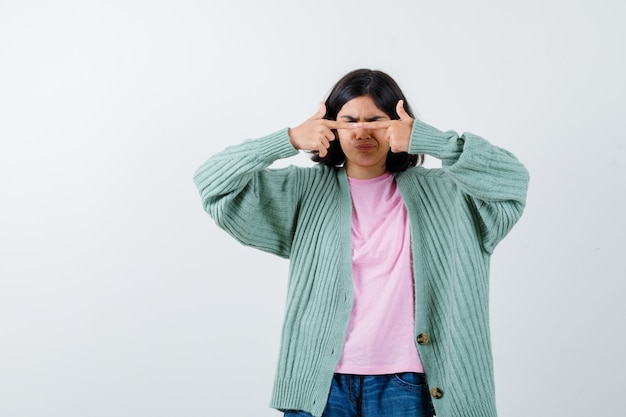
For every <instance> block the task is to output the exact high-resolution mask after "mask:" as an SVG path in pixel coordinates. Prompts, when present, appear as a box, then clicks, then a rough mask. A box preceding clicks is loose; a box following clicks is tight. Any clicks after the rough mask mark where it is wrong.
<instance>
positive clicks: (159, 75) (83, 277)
mask: <svg viewBox="0 0 626 417" xmlns="http://www.w3.org/2000/svg"><path fill="white" fill-rule="evenodd" d="M624 19H626V3H625V2H623V1H620V0H613V1H611V0H574V1H565V0H563V1H556V0H542V1H517V2H505V1H495V0H493V1H487V0H479V1H471V2H470V1H460V0H457V1H428V2H426V1H409V0H406V1H377V2H376V1H371V0H359V1H357V0H354V1H331V0H319V1H315V2H307V3H304V2H297V1H288V0H275V1H253V0H248V1H242V0H234V1H229V2H222V1H220V2H217V1H192V0H176V1H174V0H158V1H147V0H124V1H121V0H113V1H112V0H107V1H54V2H44V1H22V0H19V1H18V0H13V1H9V0H0V140H1V145H0V210H1V212H0V251H1V252H0V416H2V417H35V416H36V417H39V416H41V417H44V416H45V417H83V416H84V417H102V416H116V417H126V416H128V417H131V416H132V417H136V416H151V417H161V416H168V417H169V416H189V417H193V416H236V417H237V416H246V417H248V416H259V417H263V416H267V417H271V416H278V415H279V413H278V412H276V411H274V410H272V409H270V408H268V403H269V399H270V393H271V384H272V380H273V374H274V369H275V365H276V358H277V353H278V340H279V334H280V327H281V323H282V312H283V303H284V297H285V289H286V273H287V261H285V260H282V259H278V258H274V257H272V256H271V255H267V254H264V253H261V252H258V251H255V250H253V249H249V248H246V247H243V246H241V245H239V244H238V243H237V242H235V241H234V240H233V239H231V238H230V237H229V236H227V235H226V233H224V232H222V231H221V230H220V229H218V228H217V227H216V226H215V224H214V223H213V221H212V220H211V219H210V218H209V217H208V215H206V214H205V213H204V212H203V211H202V207H201V204H200V199H199V196H198V193H197V190H196V189H195V187H194V185H193V182H192V175H193V172H194V171H195V169H196V168H197V167H198V166H199V165H200V164H201V163H202V162H203V161H204V160H205V159H206V158H207V157H208V156H209V155H211V154H213V153H214V152H217V151H219V150H221V149H223V148H224V147H225V146H227V145H230V144H235V143H238V142H240V141H242V140H243V139H247V138H252V137H259V136H263V135H265V134H267V133H271V132H273V131H275V130H278V129H281V128H283V127H286V126H295V125H296V124H298V123H300V122H301V121H302V120H304V119H305V118H307V117H309V116H310V115H312V114H313V113H314V112H315V111H316V110H317V106H318V103H319V101H320V100H323V99H325V97H326V94H327V93H328V92H329V90H330V88H331V87H332V85H333V84H334V83H335V82H336V81H337V80H338V79H339V78H340V77H341V76H342V75H344V74H345V73H346V72H348V71H350V70H352V69H355V68H358V67H367V68H375V69H382V70H384V71H386V72H387V73H389V74H390V75H391V76H392V77H394V78H395V79H396V80H397V81H398V83H399V84H400V86H401V87H402V88H403V90H404V92H405V93H406V95H407V96H408V98H409V101H410V103H411V105H412V106H413V108H414V109H415V110H416V112H417V113H418V115H419V117H420V118H421V119H423V120H424V121H426V122H427V123H430V124H432V125H434V126H437V127H439V128H440V129H442V130H449V129H453V130H457V131H459V132H463V131H471V132H474V133H478V134H480V135H482V136H484V137H486V138H487V139H488V140H490V141H491V142H492V143H494V144H496V145H498V146H501V147H504V148H506V149H509V150H511V151H512V152H514V153H515V154H516V155H517V156H518V157H519V158H520V159H521V160H522V161H523V162H524V163H525V164H526V166H527V167H528V169H529V170H530V173H531V184H530V190H529V195H528V203H527V209H526V212H525V214H524V216H523V217H522V220H521V221H520V222H519V223H518V225H517V226H516V228H515V229H514V230H513V231H512V232H511V234H510V235H509V236H508V237H507V238H506V239H505V240H504V241H503V243H502V244H501V245H500V246H499V247H498V248H497V249H496V252H495V255H494V257H493V261H492V285H491V289H492V290H491V313H492V317H491V322H492V332H493V346H494V355H495V369H496V380H497V401H498V408H499V411H500V414H501V415H502V416H507V417H526V416H536V417H544V416H545V417H553V416H568V417H589V416H592V415H607V416H609V415H611V416H612V415H620V414H621V413H623V403H624V399H623V388H624V386H626V380H625V377H624V374H625V372H626V367H625V360H624V355H625V353H624V348H625V347H626V343H625V339H626V326H625V324H624V318H625V314H626V309H625V307H624V304H625V301H626V298H625V292H626V291H625V290H626V285H625V284H624V278H625V277H626V269H625V267H624V264H625V259H624V258H625V257H626V251H625V249H626V247H625V246H626V245H625V244H624V233H625V232H626V227H625V226H626V225H625V221H624V211H625V210H626V202H625V197H624V194H625V190H626V187H625V182H626V181H625V178H626V176H625V175H624V172H623V171H624V167H625V163H624V160H625V157H624V152H625V145H624V144H625V142H626V137H625V133H624V120H625V116H626V112H625V110H626V106H625V104H624V101H625V97H626V81H625V74H626V45H625V41H626V29H625V28H624ZM298 158H300V159H298ZM288 162H290V163H291V161H288ZM293 163H303V164H304V163H307V160H306V158H305V157H304V156H303V155H302V156H300V157H296V158H295V161H293Z"/></svg>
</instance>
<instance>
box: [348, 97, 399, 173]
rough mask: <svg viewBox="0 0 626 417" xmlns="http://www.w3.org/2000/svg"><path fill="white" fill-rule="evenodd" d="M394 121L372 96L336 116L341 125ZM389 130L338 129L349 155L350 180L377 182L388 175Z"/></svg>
mask: <svg viewBox="0 0 626 417" xmlns="http://www.w3.org/2000/svg"><path fill="white" fill-rule="evenodd" d="M390 119H391V118H390V117H389V116H388V115H387V114H386V113H385V112H384V111H382V110H381V109H379V108H378V107H377V106H376V104H375V103H374V100H373V99H372V98H371V97H370V96H361V97H356V98H353V99H352V100H350V101H348V102H347V103H346V104H344V105H343V107H342V108H341V110H339V113H337V121H338V122H376V121H383V120H390ZM386 132H387V129H367V128H355V129H337V136H338V137H339V144H340V145H341V149H342V150H343V153H344V154H345V155H346V162H345V167H346V172H347V173H348V176H349V177H351V178H358V179H368V178H376V177H379V176H381V175H383V174H384V173H385V171H386V170H387V168H386V161H387V153H388V152H389V142H388V141H387V139H386V138H385V134H386Z"/></svg>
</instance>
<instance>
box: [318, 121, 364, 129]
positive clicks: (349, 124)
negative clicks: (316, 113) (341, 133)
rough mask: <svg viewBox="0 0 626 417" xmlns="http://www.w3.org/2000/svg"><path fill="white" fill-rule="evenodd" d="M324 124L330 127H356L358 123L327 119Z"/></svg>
mask: <svg viewBox="0 0 626 417" xmlns="http://www.w3.org/2000/svg"><path fill="white" fill-rule="evenodd" d="M324 125H325V126H326V127H327V128H329V129H354V128H356V127H357V125H358V123H355V122H338V121H336V120H325V122H324Z"/></svg>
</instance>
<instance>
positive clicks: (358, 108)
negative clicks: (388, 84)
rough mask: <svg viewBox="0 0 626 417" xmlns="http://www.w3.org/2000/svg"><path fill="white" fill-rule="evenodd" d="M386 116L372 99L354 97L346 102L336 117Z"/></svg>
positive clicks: (368, 97)
mask: <svg viewBox="0 0 626 417" xmlns="http://www.w3.org/2000/svg"><path fill="white" fill-rule="evenodd" d="M343 115H347V116H387V114H386V113H385V112H384V111H382V110H381V109H380V108H378V106H376V103H375V102H374V99H373V98H372V97H370V96H360V97H355V98H353V99H352V100H349V101H347V102H346V104H344V105H343V107H342V108H341V110H339V112H338V113H337V116H343Z"/></svg>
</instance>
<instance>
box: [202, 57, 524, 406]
mask: <svg viewBox="0 0 626 417" xmlns="http://www.w3.org/2000/svg"><path fill="white" fill-rule="evenodd" d="M299 150H305V151H311V152H312V154H313V158H312V159H313V160H314V161H316V162H318V164H317V165H315V166H313V167H295V166H291V167H288V168H282V169H268V167H269V166H270V165H271V164H272V163H273V162H274V161H276V160H278V159H281V158H287V157H290V156H293V155H295V154H297V153H298V151H299ZM424 154H426V155H432V156H433V157H436V158H438V159H440V160H441V161H442V168H440V169H425V168H423V167H421V166H420V164H421V162H422V161H423V155H424ZM194 179H195V183H196V185H197V186H198V189H199V190H200V194H201V197H202V202H203V205H204V208H205V210H206V211H207V212H208V213H209V214H210V215H211V216H212V217H213V219H214V220H215V221H216V223H217V224H218V225H219V226H220V227H222V228H223V229H224V230H226V231H227V232H228V233H230V234H231V235H232V236H234V237H235V238H236V239H237V240H239V241H240V242H241V243H243V244H245V245H249V246H252V247H256V248H259V249H261V250H264V251H267V252H270V253H273V254H275V255H278V256H281V257H285V258H289V259H290V269H289V284H288V291H287V304H286V308H285V319H284V325H283V334H282V344H281V350H280V355H279V361H278V368H277V372H276V378H275V384H274V390H273V396H272V401H271V406H272V407H274V408H277V409H279V410H282V411H284V412H285V416H287V417H295V416H302V417H304V416H309V417H310V416H315V417H319V416H324V417H344V416H345V417H348V416H351V417H352V416H354V417H356V416H363V417H382V416H384V417H409V416H410V417H421V416H432V415H433V414H434V413H435V412H436V414H437V415H438V416H440V417H461V416H462V417H487V416H489V417H493V416H496V409H495V396H494V381H493V368H492V356H491V347H490V335H489V318H488V292H489V260H490V256H491V254H492V252H493V250H494V248H495V246H496V245H497V244H498V242H500V240H501V239H502V238H504V236H505V235H506V234H507V233H508V232H509V231H510V230H511V228H512V227H513V225H514V224H515V223H516V221H517V220H518V219H519V218H520V216H521V214H522V211H523V209H524V205H525V198H526V190H527V185H528V173H527V171H526V169H525V168H524V166H523V165H522V164H521V163H520V162H519V161H518V160H517V159H516V158H515V157H514V156H513V155H512V154H511V153H509V152H507V151H505V150H503V149H500V148H497V147H495V146H493V145H491V144H490V143H488V142H487V141H486V140H484V139H483V138H481V137H479V136H476V135H473V134H470V133H465V134H464V135H462V136H458V135H457V134H456V133H454V132H451V131H450V132H441V131H439V130H437V129H435V128H433V127H431V126H429V125H427V124H425V123H423V122H421V121H419V120H416V119H415V118H414V117H413V114H412V112H411V108H410V106H409V105H408V103H407V101H406V98H405V97H404V94H403V93H402V91H401V90H400V88H399V87H398V85H397V84H396V82H395V81H394V80H393V79H392V78H391V77H389V76H388V75H387V74H385V73H383V72H381V71H372V70H366V69H360V70H355V71H352V72H350V73H349V74H347V75H345V76H344V77H343V78H342V79H341V80H339V82H337V84H336V85H335V86H334V88H333V90H332V91H331V93H330V95H329V97H328V98H327V100H326V101H325V103H323V104H321V105H320V109H319V111H318V112H317V113H316V114H315V115H314V116H313V117H311V118H310V119H308V120H306V121H304V122H303V123H302V124H300V125H299V126H297V127H294V128H291V129H288V128H285V129H282V130H279V131H277V132H275V133H272V134H270V135H267V136H265V137H262V138H260V139H255V140H248V141H245V142H243V143H241V144H240V145H236V146H232V147H229V148H227V149H225V150H224V151H222V152H220V153H218V154H216V155H214V156H213V157H211V158H210V159H209V160H208V161H207V162H206V163H205V164H203V165H202V166H201V167H200V168H199V169H198V170H197V171H196V174H195V178H194ZM251 313H252V312H251Z"/></svg>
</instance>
